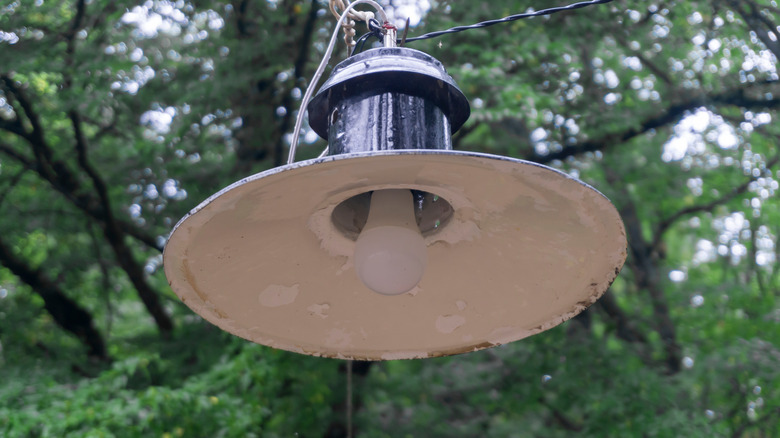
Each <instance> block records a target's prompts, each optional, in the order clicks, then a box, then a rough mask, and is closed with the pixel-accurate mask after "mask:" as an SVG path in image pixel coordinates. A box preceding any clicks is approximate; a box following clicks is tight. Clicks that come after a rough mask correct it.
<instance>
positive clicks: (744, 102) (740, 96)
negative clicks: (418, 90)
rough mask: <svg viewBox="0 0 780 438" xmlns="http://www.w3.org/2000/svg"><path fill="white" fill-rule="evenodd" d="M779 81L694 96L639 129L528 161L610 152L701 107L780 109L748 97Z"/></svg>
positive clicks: (776, 101)
mask: <svg viewBox="0 0 780 438" xmlns="http://www.w3.org/2000/svg"><path fill="white" fill-rule="evenodd" d="M775 84H778V82H777V81H769V82H763V83H760V84H754V85H753V86H751V87H747V88H738V89H734V90H727V91H725V92H723V93H720V94H715V95H711V96H695V97H691V98H690V99H688V100H686V101H683V102H680V103H677V104H674V105H671V106H669V107H668V108H667V109H666V110H664V111H663V112H662V113H660V114H656V115H654V116H651V117H649V118H647V119H645V120H644V121H643V122H642V123H640V124H639V126H637V127H634V128H628V129H626V130H625V131H622V132H613V133H609V134H606V135H604V136H602V137H601V138H599V139H596V140H589V141H585V142H582V143H580V144H576V145H571V146H566V147H564V148H563V149H561V150H560V151H558V152H554V153H551V154H547V155H536V154H534V155H533V156H531V157H527V159H529V160H531V161H535V162H537V163H542V164H544V163H549V162H551V161H554V160H564V159H566V158H568V157H570V156H574V155H580V154H583V153H586V152H595V151H603V150H606V149H609V148H610V147H612V146H615V145H618V144H622V143H625V142H627V141H629V140H631V139H633V138H635V137H637V136H639V135H642V134H644V133H646V132H648V131H650V130H653V129H658V128H661V127H664V126H667V125H669V124H671V123H675V122H677V121H678V120H680V118H682V116H683V115H685V113H686V112H687V111H691V110H694V109H696V108H700V107H706V106H710V105H713V106H721V105H723V106H737V107H741V108H780V98H772V99H763V98H753V97H751V96H749V95H748V92H749V91H752V90H751V89H752V88H754V87H758V86H763V85H775Z"/></svg>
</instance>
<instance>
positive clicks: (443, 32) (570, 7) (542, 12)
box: [406, 0, 613, 43]
mask: <svg viewBox="0 0 780 438" xmlns="http://www.w3.org/2000/svg"><path fill="white" fill-rule="evenodd" d="M612 1H613V0H590V1H587V2H579V3H574V4H571V5H568V6H560V7H557V8H549V9H541V10H538V11H535V12H526V13H523V14H515V15H510V16H508V17H504V18H499V19H496V20H488V21H483V22H481V23H476V24H472V25H469V26H457V27H453V28H450V29H447V30H439V31H436V32H430V33H426V34H423V35H420V36H418V37H414V38H407V39H406V42H407V43H410V42H413V41H420V40H427V39H430V38H436V37H438V36H441V35H446V34H449V33H457V32H463V31H464V30H471V29H480V28H483V27H488V26H493V25H494V24H499V23H508V22H510V21H516V20H521V19H523V18H531V17H539V16H542V15H551V14H554V13H556V12H563V11H571V10H573V9H580V8H584V7H587V6H591V5H598V4H603V3H610V2H612Z"/></svg>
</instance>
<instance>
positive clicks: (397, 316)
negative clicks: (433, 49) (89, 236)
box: [164, 48, 626, 360]
mask: <svg viewBox="0 0 780 438" xmlns="http://www.w3.org/2000/svg"><path fill="white" fill-rule="evenodd" d="M308 109H309V114H310V126H311V127H312V129H314V130H315V131H316V132H317V133H318V134H319V135H320V136H322V137H323V138H327V139H328V141H329V153H328V155H327V156H324V157H322V158H318V159H313V160H307V161H301V162H296V163H293V164H289V165H286V166H281V167H277V168H274V169H270V170H268V171H265V172H261V173H258V174H256V175H253V176H250V177H248V178H245V179H243V180H241V181H238V182H236V183H234V184H232V185H231V186H229V187H226V188H225V189H223V190H221V191H220V192H218V193H217V194H215V195H213V196H211V197H210V198H209V199H207V200H205V201H204V202H203V203H201V204H200V205H199V206H198V207H196V208H195V209H193V210H192V211H191V212H190V213H189V214H188V215H187V216H186V217H184V218H183V219H182V220H181V221H180V222H179V223H178V224H177V225H176V227H175V228H174V231H173V233H172V235H171V237H170V239H169V241H168V244H167V246H166V248H165V252H164V266H165V272H166V275H167V277H168V279H169V282H170V284H171V287H172V288H173V290H174V292H175V293H176V294H177V295H178V296H179V297H180V298H181V299H182V301H183V302H184V303H186V304H187V305H188V306H189V307H190V308H191V309H192V310H194V311H195V312H196V313H198V314H200V315H201V316H202V317H204V318H205V319H207V320H208V321H210V322H212V323H214V324H216V325H217V326H219V327H220V328H222V329H224V330H226V331H228V332H230V333H233V334H235V335H237V336H241V337H243V338H245V339H248V340H250V341H253V342H256V343H260V344H264V345H268V346H271V347H275V348H281V349H284V350H289V351H295V352H298V353H304V354H310V355H315V356H325V357H334V358H343V359H363V360H389V359H411V358H426V357H436V356H443V355H449V354H457V353H463V352H469V351H476V350H480V349H484V348H488V347H492V346H496V345H500V344H504V343H507V342H511V341H516V340H519V339H522V338H525V337H527V336H530V335H533V334H536V333H539V332H541V331H544V330H547V329H549V328H551V327H554V326H556V325H558V324H560V323H562V322H564V321H566V320H567V319H569V318H571V317H573V316H575V315H576V314H578V313H579V312H581V311H583V310H585V309H586V308H587V307H588V306H589V305H591V304H592V303H594V302H595V301H596V300H597V299H598V298H599V297H600V296H601V295H602V294H603V293H604V292H605V291H606V290H607V289H608V287H609V286H610V284H611V283H612V281H613V280H614V279H615V277H616V276H617V274H618V272H619V271H620V268H621V267H622V265H623V263H624V261H625V257H626V238H625V231H624V227H623V223H622V221H621V219H620V216H619V214H618V212H617V211H616V209H615V207H614V206H613V205H612V204H611V203H610V202H609V200H608V199H607V198H606V197H604V196H603V195H602V194H601V193H599V192H598V191H596V190H595V189H593V188H592V187H590V186H588V185H586V184H584V183H583V182H581V181H579V180H576V179H574V178H571V177H569V176H568V175H566V174H564V173H562V172H560V171H557V170H555V169H552V168H549V167H545V166H542V165H539V164H535V163H531V162H527V161H522V160H517V159H512V158H507V157H501V156H495V155H488V154H480V153H473V152H461V151H453V150H452V144H451V134H452V132H454V131H455V130H457V129H458V128H459V127H460V126H462V125H463V123H464V122H465V121H466V119H467V118H468V115H469V109H468V102H467V100H466V98H465V96H463V93H462V92H461V91H460V90H459V89H458V87H457V86H456V85H455V83H454V81H453V80H452V78H451V77H450V76H449V75H447V73H446V72H445V70H444V68H443V67H442V65H441V63H439V62H438V61H436V60H435V59H433V58H432V57H430V56H428V55H426V54H424V53H422V52H419V51H416V50H411V49H407V48H380V49H373V50H369V51H366V52H364V53H361V54H359V55H356V56H353V57H350V58H348V59H347V60H346V61H344V62H342V63H341V64H339V65H338V66H336V67H335V68H334V70H333V72H332V74H331V77H330V78H329V80H328V81H327V82H326V83H325V84H324V85H323V87H322V89H321V90H320V92H319V93H318V94H317V95H316V96H315V97H314V99H313V100H312V102H311V104H310V105H309V107H308ZM384 189H409V190H411V192H412V194H413V196H414V198H413V199H414V210H415V218H416V221H417V225H418V227H419V229H420V231H421V233H422V235H423V237H424V239H425V245H426V248H427V257H428V262H427V267H426V269H425V273H424V275H423V277H422V280H421V281H420V283H419V284H418V286H417V287H415V288H414V289H412V291H411V292H409V293H405V294H402V295H396V296H383V295H378V294H375V293H373V292H371V291H370V290H368V288H367V287H366V286H364V285H363V283H361V281H360V280H359V279H358V277H357V275H356V274H355V272H354V270H355V269H354V249H355V240H356V239H357V236H359V234H360V232H361V230H362V227H363V225H365V223H366V217H367V215H368V210H369V206H370V200H371V193H372V192H374V191H377V190H384Z"/></svg>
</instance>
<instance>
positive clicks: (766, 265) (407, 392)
mask: <svg viewBox="0 0 780 438" xmlns="http://www.w3.org/2000/svg"><path fill="white" fill-rule="evenodd" d="M383 4H385V5H387V6H388V12H389V13H390V14H391V15H392V16H393V17H395V18H394V19H395V20H397V24H398V25H399V27H403V23H404V21H405V18H406V17H407V16H411V17H412V20H411V25H412V28H411V29H410V32H409V35H410V36H415V35H420V34H422V33H423V32H425V31H432V30H441V29H444V28H448V27H451V26H454V25H461V24H471V23H474V22H477V21H481V20H486V19H493V18H498V17H502V16H505V15H510V14H513V13H518V12H524V11H527V10H528V9H529V8H535V9H537V10H538V9H542V8H545V7H551V6H560V5H564V4H566V2H564V1H562V0H556V1H542V0H525V1H518V0H493V1H489V2H488V1H449V0H420V1H416V2H415V1H412V0H408V1H403V0H384V2H383ZM334 23H335V20H334V19H333V18H332V16H331V15H330V13H329V12H327V3H326V2H324V1H322V0H301V1H294V0H254V1H250V0H235V1H216V0H214V1H210V0H190V1H184V0H178V1H166V0H154V1H152V0H150V1H145V2H138V1H136V2H126V1H107V0H78V1H49V0H46V1H44V0H17V1H12V2H3V5H2V6H0V212H1V213H0V435H1V436H4V437H28V436H29V437H36V436H47V437H65V436H68V437H70V436H76V437H81V436H85V437H86V436H88V437H101V436H102V437H110V436H116V437H151V436H162V437H179V436H183V437H243V436H256V437H274V436H278V437H290V436H301V437H340V436H345V435H346V429H347V424H346V398H345V394H346V391H345V382H346V372H345V364H344V362H341V361H337V360H330V359H319V358H311V357H307V356H302V355H298V354H294V353H287V352H283V351H277V350H272V349H269V348H266V347H261V346H258V345H254V344H251V343H248V342H246V341H243V340H241V339H238V338H235V337H233V336H230V335H227V334H225V333H222V332H221V331H219V330H218V329H216V328H215V327H212V326H211V325H210V324H208V323H205V322H204V321H203V320H201V318H200V317H198V316H197V315H195V314H193V313H192V312H191V311H190V310H189V309H188V308H187V307H186V306H184V305H183V304H181V303H180V302H179V300H178V299H177V298H176V296H175V295H174V294H173V293H172V292H171V291H170V289H169V287H168V285H167V281H166V279H165V277H164V275H163V273H162V269H161V266H160V265H161V250H162V248H163V247H164V245H165V241H166V236H167V235H168V233H169V232H170V230H171V228H172V226H173V225H174V224H175V223H176V221H178V219H179V218H180V217H181V216H183V215H184V214H185V213H186V212H188V211H189V209H191V208H192V207H194V206H195V205H197V204H198V203H199V202H200V201H202V200H203V199H205V198H206V197H207V196H208V195H210V194H212V193H213V192H215V191H217V190H218V189H220V188H222V187H223V186H225V185H227V184H229V183H231V182H233V181H235V180H238V179H240V178H242V177H244V176H247V175H249V174H252V173H255V172H258V171H261V170H264V169H268V168H270V167H273V166H276V165H279V164H280V163H282V161H283V160H284V158H285V154H286V149H287V147H288V142H289V137H290V131H291V130H292V128H293V123H294V116H295V114H296V111H297V109H298V105H299V104H300V99H301V95H302V94H303V91H304V90H305V87H306V86H307V83H306V82H307V80H308V78H310V77H311V74H312V73H313V70H314V69H315V67H316V65H317V63H318V62H319V60H320V58H321V55H322V51H323V50H324V48H325V44H326V40H327V38H328V37H329V35H330V33H331V32H332V29H333V25H334ZM779 25H780V7H778V5H777V3H776V2H775V1H774V0H772V1H770V0H706V1H705V0H691V1H675V0H656V1H643V2H633V1H627V0H616V1H614V2H612V3H609V4H606V5H600V6H593V7H589V8H586V9H580V10H577V11H573V12H566V13H560V14H556V15H553V16H550V17H546V18H536V19H531V20H522V21H518V22H514V23H511V24H504V25H499V26H494V27H491V28H488V29H481V30H472V31H468V32H464V33H459V34H455V35H448V36H443V37H440V38H438V39H435V40H427V41H421V42H415V43H411V44H409V46H410V47H412V48H416V49H419V50H423V51H425V52H427V53H430V54H431V55H433V56H435V57H436V58H438V59H439V60H441V61H442V62H443V63H444V64H445V66H447V68H448V70H449V72H450V74H452V75H453V76H454V78H455V80H456V81H457V82H458V84H459V85H460V87H461V88H462V89H463V91H464V92H465V93H466V95H467V96H468V97H469V99H470V100H471V104H472V111H473V114H472V117H471V119H470V120H469V122H468V123H467V124H466V126H465V127H464V128H463V129H462V130H461V131H460V132H459V133H458V134H456V135H455V137H454V143H455V148H457V149H464V150H473V151H481V152H489V153H494V154H502V155H509V156H513V157H518V158H524V159H529V160H533V161H537V162H540V163H544V164H547V165H550V166H553V167H556V168H559V169H562V170H563V171H565V172H568V173H569V174H571V175H573V176H576V177H578V178H580V179H582V180H583V181H586V182H588V183H589V184H592V185H593V186H595V187H596V188H598V189H599V190H600V191H602V192H603V193H604V194H606V195H607V196H608V197H609V198H610V199H611V200H613V202H614V203H615V204H616V206H617V207H618V209H619V210H620V212H621V215H622V217H623V219H624V221H625V225H626V229H627V232H628V235H629V244H630V248H629V257H628V261H627V263H626V266H625V267H624V268H623V271H622V273H621V275H620V276H619V277H618V279H617V281H616V282H615V283H614V285H613V286H612V288H611V290H610V291H609V292H608V293H607V294H606V295H605V296H604V297H603V298H602V299H601V300H600V301H599V302H598V303H597V304H595V305H594V306H593V307H592V308H590V309H589V310H588V311H586V312H584V313H583V314H581V315H580V316H578V317H577V318H575V319H574V320H572V321H569V322H567V323H566V324H563V325H562V326H559V327H556V328H554V329H552V330H549V331H547V332H544V333H542V334H539V335H536V336H534V337H532V338H529V339H526V340H523V341H521V342H516V343H513V344H509V345H506V346H503V347H499V348H494V349H489V350H486V351H481V352H478V353H472V354H466V355H461V356H456V357H450V358H440V359H429V360H421V361H400V362H383V363H373V364H369V363H355V366H354V368H355V373H354V379H353V380H354V382H353V383H354V416H353V420H354V428H355V434H356V435H357V436H366V437H394V436H426V437H437V436H439V437H451V436H463V437H471V436H485V437H510V436H511V437H568V436H591V437H606V436H620V437H626V436H636V437H640V436H641V437H650V436H657V437H677V436H685V437H778V436H780V275H779V274H780V265H778V251H780V247H778V244H777V239H778V236H780V203H778V196H780V193H779V190H778V181H779V180H780V163H778V160H780V150H778V148H777V147H775V146H776V144H778V142H779V141H780V123H777V121H776V120H775V119H777V118H778V117H779V116H780V113H779V112H778V109H780V82H778V73H777V68H778V59H780V41H779V40H778V38H780V28H779V27H778V26H779ZM361 26H362V25H358V32H359V33H360V32H361V30H362V29H364V28H363V27H361ZM344 56H345V48H344V44H343V42H341V43H340V46H339V47H338V49H337V51H336V57H335V59H334V60H333V61H332V62H331V66H332V65H335V63H336V62H337V61H340V60H341V59H343V58H344ZM776 96H777V97H776ZM302 138H303V142H304V146H302V150H301V153H300V155H301V158H303V157H304V156H306V157H313V156H316V155H317V154H318V153H319V152H320V151H321V150H322V148H323V147H324V141H323V140H320V139H318V138H317V137H316V135H314V133H313V132H310V131H309V130H306V131H304V135H303V136H302Z"/></svg>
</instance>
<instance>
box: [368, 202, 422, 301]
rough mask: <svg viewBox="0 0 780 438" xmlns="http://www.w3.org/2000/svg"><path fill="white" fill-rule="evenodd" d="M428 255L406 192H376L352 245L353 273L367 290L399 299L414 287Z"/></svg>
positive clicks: (412, 203)
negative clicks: (361, 227)
mask: <svg viewBox="0 0 780 438" xmlns="http://www.w3.org/2000/svg"><path fill="white" fill-rule="evenodd" d="M427 261H428V254H427V250H426V247H425V240H424V239H423V236H422V234H420V229H419V228H418V227H417V222H416V220H415V218H414V197H413V196H412V192H411V191H410V190H406V189H388V190H377V191H375V192H374V193H373V194H372V195H371V206H370V208H369V210H368V220H367V221H366V225H365V226H364V227H363V231H361V232H360V236H358V239H357V242H356V244H355V270H356V271H357V274H358V277H360V280H361V281H362V282H363V284H365V285H366V286H368V288H369V289H371V290H373V291H374V292H377V293H380V294H382V295H399V294H402V293H405V292H409V291H410V290H412V288H414V287H415V286H417V283H419V282H420V280H421V279H422V276H423V272H424V271H425V264H426V262H427Z"/></svg>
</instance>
